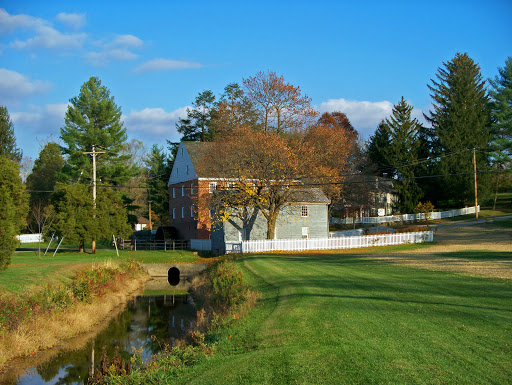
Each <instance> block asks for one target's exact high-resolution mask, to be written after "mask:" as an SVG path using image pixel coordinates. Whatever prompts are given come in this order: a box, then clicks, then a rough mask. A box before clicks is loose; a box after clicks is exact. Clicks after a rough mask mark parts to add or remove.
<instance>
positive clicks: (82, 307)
mask: <svg viewBox="0 0 512 385" xmlns="http://www.w3.org/2000/svg"><path fill="white" fill-rule="evenodd" d="M148 279H149V277H148V276H145V275H144V276H140V277H138V278H135V279H134V278H128V277H127V278H125V279H123V280H122V281H118V282H116V286H115V287H114V288H113V289H112V291H110V292H108V293H106V294H104V295H103V296H101V297H96V298H93V300H92V302H91V303H89V304H87V303H78V304H76V305H74V306H72V307H70V308H68V309H65V310H63V311H58V312H53V313H52V314H49V315H45V316H41V317H38V318H37V319H34V320H31V322H27V323H24V324H22V325H20V327H18V328H17V330H15V331H12V332H8V333H7V332H2V333H0V373H1V372H2V368H5V367H6V366H7V365H9V362H10V361H11V360H12V359H13V358H15V357H24V356H35V355H37V354H38V352H40V351H44V350H45V349H49V348H53V347H56V346H59V345H62V344H65V342H66V341H67V340H69V339H70V338H73V337H76V336H79V335H82V334H84V333H88V332H91V331H94V329H95V328H96V327H97V325H98V324H101V323H103V322H108V320H109V319H110V318H111V315H112V314H113V312H115V311H116V310H118V309H122V308H123V306H124V304H125V303H126V302H127V300H128V299H129V298H130V297H131V296H132V295H133V294H134V293H136V292H137V290H139V289H140V288H141V287H142V285H143V284H144V283H145V282H146V281H147V280H148ZM42 354H43V355H44V352H43V353H42ZM46 355H47V354H46Z"/></svg>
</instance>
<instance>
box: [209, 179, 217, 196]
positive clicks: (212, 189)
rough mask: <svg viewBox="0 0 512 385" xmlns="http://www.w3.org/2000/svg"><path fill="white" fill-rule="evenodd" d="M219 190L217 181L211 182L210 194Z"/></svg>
mask: <svg viewBox="0 0 512 385" xmlns="http://www.w3.org/2000/svg"><path fill="white" fill-rule="evenodd" d="M215 190H217V182H210V186H209V192H210V194H211V193H213V192H214V191H215Z"/></svg>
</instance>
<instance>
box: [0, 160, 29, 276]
mask: <svg viewBox="0 0 512 385" xmlns="http://www.w3.org/2000/svg"><path fill="white" fill-rule="evenodd" d="M0 191H1V194H0V270H4V269H5V268H7V266H8V265H9V263H10V262H11V256H12V254H13V253H14V251H15V250H16V246H17V244H18V241H17V239H16V235H17V234H19V231H20V230H21V229H22V228H23V226H24V225H25V218H26V216H27V209H28V206H27V200H26V195H25V186H24V184H23V183H22V182H21V178H20V175H19V167H18V164H17V163H16V161H14V160H12V159H10V157H8V156H6V155H0Z"/></svg>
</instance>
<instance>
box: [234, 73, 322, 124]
mask: <svg viewBox="0 0 512 385" xmlns="http://www.w3.org/2000/svg"><path fill="white" fill-rule="evenodd" d="M243 85H244V93H245V96H246V97H247V100H248V101H249V102H250V103H251V104H252V106H253V107H254V109H255V110H256V112H257V116H258V123H259V125H260V127H261V129H262V130H263V131H265V132H276V133H283V132H287V131H295V130H300V129H302V128H304V127H307V126H308V125H309V124H310V123H311V122H312V121H313V120H314V118H315V117H316V116H317V112H316V111H315V109H314V108H313V107H312V106H311V98H309V97H308V96H307V95H302V93H301V90H300V87H296V86H294V85H292V84H289V83H286V82H285V80H284V77H283V76H282V75H281V76H277V74H276V73H275V72H272V71H267V72H262V71H260V72H258V73H257V74H256V75H255V76H253V77H249V78H247V79H243Z"/></svg>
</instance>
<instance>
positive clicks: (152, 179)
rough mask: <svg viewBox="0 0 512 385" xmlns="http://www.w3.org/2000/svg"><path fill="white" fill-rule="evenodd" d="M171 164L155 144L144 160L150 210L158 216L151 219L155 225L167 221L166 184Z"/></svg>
mask: <svg viewBox="0 0 512 385" xmlns="http://www.w3.org/2000/svg"><path fill="white" fill-rule="evenodd" d="M172 165H173V162H172V161H171V159H170V158H168V157H167V155H166V154H165V153H164V151H163V149H162V148H161V147H159V146H157V145H156V144H155V145H153V147H152V148H151V152H150V154H149V155H148V157H147V159H146V166H147V168H148V179H147V187H148V195H149V200H150V201H151V209H152V211H153V212H154V213H155V214H156V215H157V216H158V218H152V221H153V222H154V223H155V224H165V223H167V222H168V221H169V190H168V188H167V183H168V182H169V177H170V175H171V170H172Z"/></svg>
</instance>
